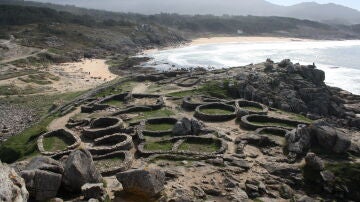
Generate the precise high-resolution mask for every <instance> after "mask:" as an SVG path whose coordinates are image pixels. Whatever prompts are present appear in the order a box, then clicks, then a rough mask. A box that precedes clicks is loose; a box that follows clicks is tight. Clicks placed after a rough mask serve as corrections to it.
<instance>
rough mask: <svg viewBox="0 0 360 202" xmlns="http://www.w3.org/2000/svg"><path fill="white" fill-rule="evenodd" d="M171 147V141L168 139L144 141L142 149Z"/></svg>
mask: <svg viewBox="0 0 360 202" xmlns="http://www.w3.org/2000/svg"><path fill="white" fill-rule="evenodd" d="M172 147H173V143H171V142H169V141H162V142H146V144H145V145H144V149H146V150H148V151H170V150H171V149H172Z"/></svg>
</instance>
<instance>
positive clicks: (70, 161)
mask: <svg viewBox="0 0 360 202" xmlns="http://www.w3.org/2000/svg"><path fill="white" fill-rule="evenodd" d="M100 182H102V177H101V174H100V173H99V171H97V169H96V167H95V164H94V161H93V159H92V156H91V154H90V152H89V151H87V150H83V149H79V150H76V151H73V152H72V153H71V154H70V155H69V157H68V158H67V160H66V161H65V166H64V175H63V179H62V183H63V186H64V188H65V189H67V190H69V191H72V192H80V191H81V187H82V186H83V185H84V184H86V183H100Z"/></svg>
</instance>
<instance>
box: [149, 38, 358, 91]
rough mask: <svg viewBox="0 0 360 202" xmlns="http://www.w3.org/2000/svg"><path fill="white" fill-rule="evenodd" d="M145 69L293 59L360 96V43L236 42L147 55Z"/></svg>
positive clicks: (334, 83) (218, 65) (226, 66)
mask: <svg viewBox="0 0 360 202" xmlns="http://www.w3.org/2000/svg"><path fill="white" fill-rule="evenodd" d="M145 56H147V57H150V58H152V59H151V60H150V61H148V62H147V63H145V64H143V65H144V66H153V67H155V68H157V69H159V70H169V69H176V68H191V67H205V68H209V69H221V68H229V67H237V66H244V65H248V64H251V63H253V64H256V63H260V62H264V61H265V60H266V59H267V58H270V59H272V60H274V61H276V62H279V61H281V60H282V59H291V60H292V61H293V62H294V63H300V64H303V65H307V64H313V63H315V65H316V66H317V68H319V69H321V70H323V71H325V73H326V80H325V82H326V84H327V85H329V86H335V87H340V88H342V89H344V90H347V91H349V92H351V93H353V94H358V95H360V40H344V41H296V40H294V41H279V42H236V43H214V44H202V45H185V46H181V47H177V48H170V49H169V48H168V49H164V50H156V51H150V52H147V53H145Z"/></svg>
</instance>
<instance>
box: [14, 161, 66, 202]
mask: <svg viewBox="0 0 360 202" xmlns="http://www.w3.org/2000/svg"><path fill="white" fill-rule="evenodd" d="M63 172H64V168H63V166H62V165H61V163H60V162H58V161H55V160H54V159H51V158H49V157H43V156H39V157H35V158H33V159H32V160H31V161H30V162H29V164H28V165H27V166H26V167H25V169H24V170H22V171H21V172H20V174H21V177H22V178H24V180H25V183H26V188H27V189H28V190H29V193H30V196H31V197H32V198H34V199H35V200H37V201H43V200H48V199H51V198H54V197H55V196H56V195H57V193H58V191H59V188H60V186H61V178H62V174H63Z"/></svg>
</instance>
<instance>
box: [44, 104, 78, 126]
mask: <svg viewBox="0 0 360 202" xmlns="http://www.w3.org/2000/svg"><path fill="white" fill-rule="evenodd" d="M80 112H81V109H80V107H78V108H76V110H74V111H72V112H71V113H69V114H67V115H65V116H62V117H60V118H58V119H55V120H53V121H52V122H51V123H50V124H49V125H48V127H47V129H48V130H49V131H52V130H58V129H62V128H65V125H66V124H67V122H68V121H69V119H70V118H71V117H73V116H75V115H76V114H78V113H80Z"/></svg>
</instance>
